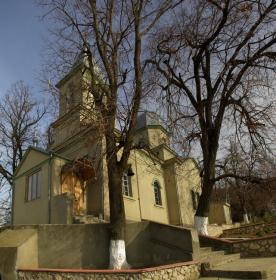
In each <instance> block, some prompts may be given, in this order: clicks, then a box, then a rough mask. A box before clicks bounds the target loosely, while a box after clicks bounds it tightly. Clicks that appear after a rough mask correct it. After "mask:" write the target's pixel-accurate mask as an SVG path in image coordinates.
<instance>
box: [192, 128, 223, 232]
mask: <svg viewBox="0 0 276 280" xmlns="http://www.w3.org/2000/svg"><path fill="white" fill-rule="evenodd" d="M215 136H216V134H214V133H210V135H208V138H209V141H208V140H206V141H205V142H202V143H201V145H202V150H203V153H204V173H203V178H202V193H201V196H200V198H199V203H198V207H197V211H196V214H195V218H194V226H195V228H196V230H197V232H198V233H199V234H202V235H208V227H207V226H208V216H209V209H210V203H211V196H212V191H213V187H214V180H213V179H214V178H215V162H216V154H217V149H218V140H217V139H218V138H217V137H215ZM208 143H209V144H208ZM210 143H211V144H210ZM206 147H207V148H206Z"/></svg>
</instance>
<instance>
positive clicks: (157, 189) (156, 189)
mask: <svg viewBox="0 0 276 280" xmlns="http://www.w3.org/2000/svg"><path fill="white" fill-rule="evenodd" d="M153 191H154V200H155V204H156V205H162V198H161V187H160V184H159V182H158V181H154V182H153Z"/></svg>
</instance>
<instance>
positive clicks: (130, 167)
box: [127, 164, 135, 177]
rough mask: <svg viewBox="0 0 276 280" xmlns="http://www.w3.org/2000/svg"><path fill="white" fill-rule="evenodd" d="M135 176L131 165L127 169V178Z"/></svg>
mask: <svg viewBox="0 0 276 280" xmlns="http://www.w3.org/2000/svg"><path fill="white" fill-rule="evenodd" d="M134 175H135V173H134V172H133V170H132V166H131V164H129V166H128V169H127V176H129V177H132V176H134Z"/></svg>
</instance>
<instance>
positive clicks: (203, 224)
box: [194, 216, 208, 235]
mask: <svg viewBox="0 0 276 280" xmlns="http://www.w3.org/2000/svg"><path fill="white" fill-rule="evenodd" d="M194 223H195V229H196V230H197V232H198V234H202V235H208V227H207V225H208V217H200V216H195V222H194Z"/></svg>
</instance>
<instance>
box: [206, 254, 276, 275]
mask: <svg viewBox="0 0 276 280" xmlns="http://www.w3.org/2000/svg"><path fill="white" fill-rule="evenodd" d="M275 275H276V257H272V258H250V259H238V260H235V261H232V262H230V263H226V264H221V265H215V266H213V267H211V266H210V267H207V266H205V265H203V267H202V276H204V277H203V279H206V280H207V279H208V278H206V277H209V279H210V277H213V278H214V279H224V278H226V279H227V278H230V279H276V278H275ZM211 279H212V278H211Z"/></svg>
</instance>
